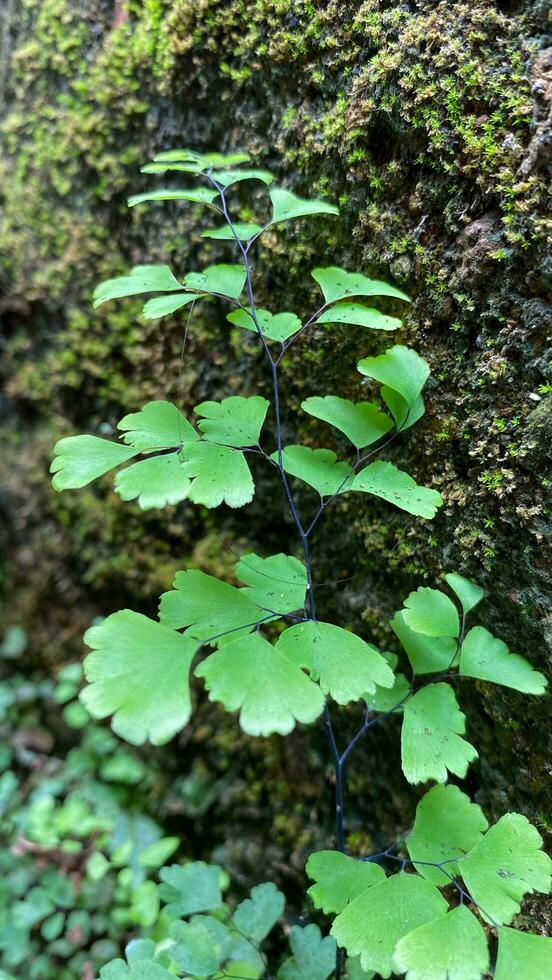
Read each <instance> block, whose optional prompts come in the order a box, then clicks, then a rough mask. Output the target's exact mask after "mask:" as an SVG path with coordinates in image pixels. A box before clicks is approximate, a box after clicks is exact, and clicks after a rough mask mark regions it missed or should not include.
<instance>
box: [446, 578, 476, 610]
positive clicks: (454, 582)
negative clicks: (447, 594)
mask: <svg viewBox="0 0 552 980" xmlns="http://www.w3.org/2000/svg"><path fill="white" fill-rule="evenodd" d="M445 582H446V583H447V585H449V586H450V588H451V589H452V591H453V592H454V594H455V595H456V596H457V597H458V599H459V600H460V605H461V606H462V609H463V611H464V615H465V616H467V614H468V613H469V612H471V610H472V609H475V607H476V606H478V605H479V603H480V602H481V600H482V599H483V597H484V595H485V589H482V588H481V586H480V585H476V584H475V582H470V580H469V579H467V578H464V576H463V575H459V574H458V572H449V573H448V575H445Z"/></svg>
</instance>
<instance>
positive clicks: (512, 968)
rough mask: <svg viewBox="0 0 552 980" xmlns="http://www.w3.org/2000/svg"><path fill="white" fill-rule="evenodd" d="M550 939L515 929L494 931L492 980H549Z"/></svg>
mask: <svg viewBox="0 0 552 980" xmlns="http://www.w3.org/2000/svg"><path fill="white" fill-rule="evenodd" d="M551 975H552V938H550V937H549V936H534V935H532V933H530V932H518V931H517V930H516V929H499V930H498V958H497V961H496V969H495V973H494V980H512V977H515V980H550V976H551Z"/></svg>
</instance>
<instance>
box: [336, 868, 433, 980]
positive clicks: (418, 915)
mask: <svg viewBox="0 0 552 980" xmlns="http://www.w3.org/2000/svg"><path fill="white" fill-rule="evenodd" d="M446 911H447V903H446V902H445V900H444V898H443V897H442V896H441V894H440V892H439V891H438V889H437V888H435V886H434V885H432V884H430V882H429V881H425V879H424V878H420V877H418V875H414V874H405V872H403V871H402V872H400V873H399V874H396V875H393V876H392V877H391V878H387V879H386V880H385V881H383V882H382V883H381V885H375V886H374V887H373V888H369V889H368V890H367V891H365V892H363V893H362V895H359V896H358V898H355V899H354V900H353V901H352V902H351V903H350V904H349V905H347V907H346V908H345V909H344V910H343V912H340V914H339V915H338V916H337V918H336V920H335V922H334V924H333V926H332V930H331V932H332V936H335V939H336V941H337V944H338V946H344V947H345V949H346V950H347V953H348V954H349V956H358V955H360V963H361V966H362V969H363V970H375V971H376V973H379V974H381V976H382V977H385V978H387V977H390V976H391V971H392V957H393V953H394V950H395V946H396V945H397V943H398V941H399V939H402V937H403V936H406V935H407V934H408V933H409V932H412V930H413V929H416V928H417V927H418V926H423V925H425V923H426V922H433V921H434V920H435V919H438V918H440V917H441V916H444V915H445V913H446Z"/></svg>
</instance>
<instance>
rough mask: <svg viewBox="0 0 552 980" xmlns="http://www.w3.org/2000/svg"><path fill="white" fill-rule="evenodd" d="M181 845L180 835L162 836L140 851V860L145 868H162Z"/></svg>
mask: <svg viewBox="0 0 552 980" xmlns="http://www.w3.org/2000/svg"><path fill="white" fill-rule="evenodd" d="M179 846H180V838H179V837H160V838H159V840H155V841H153V843H152V844H148V846H147V847H145V848H144V850H143V851H140V854H139V855H138V861H139V863H140V864H141V865H142V867H143V868H160V867H161V865H162V864H164V863H165V861H166V860H167V859H168V858H170V856H171V854H174V852H175V851H176V850H177V849H178V847H179Z"/></svg>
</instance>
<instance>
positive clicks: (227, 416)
mask: <svg viewBox="0 0 552 980" xmlns="http://www.w3.org/2000/svg"><path fill="white" fill-rule="evenodd" d="M269 405H270V402H269V401H268V400H267V399H266V398H260V397H259V396H258V395H253V396H252V397H251V398H242V397H241V396H240V395H231V396H230V397H229V398H223V399H222V401H220V402H202V403H201V405H196V407H195V408H194V412H195V413H196V414H197V415H201V416H202V419H201V421H200V422H198V428H199V429H200V430H201V432H202V433H203V438H204V439H207V441H208V442H216V443H220V444H221V445H223V446H234V447H235V448H237V449H239V448H240V447H241V446H256V445H257V444H258V442H259V439H260V438H261V429H262V427H263V425H264V421H265V418H266V413H267V411H268V408H269Z"/></svg>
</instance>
